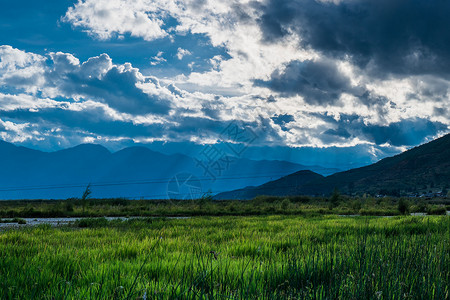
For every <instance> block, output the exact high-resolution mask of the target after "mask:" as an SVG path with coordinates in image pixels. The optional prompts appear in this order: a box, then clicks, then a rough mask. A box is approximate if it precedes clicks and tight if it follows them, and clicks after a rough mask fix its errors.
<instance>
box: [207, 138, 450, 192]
mask: <svg viewBox="0 0 450 300" xmlns="http://www.w3.org/2000/svg"><path fill="white" fill-rule="evenodd" d="M449 187H450V134H447V135H445V136H443V137H441V138H438V139H436V140H434V141H431V142H429V143H426V144H423V145H421V146H418V147H415V148H412V149H410V150H408V151H405V152H403V153H400V154H398V155H396V156H393V157H388V158H385V159H382V160H380V161H379V162H377V163H374V164H372V165H369V166H365V167H361V168H356V169H351V170H348V171H344V172H338V173H334V174H332V175H329V176H326V177H325V176H322V175H320V174H317V173H314V172H312V171H299V172H295V173H293V174H290V175H287V176H284V177H282V178H280V179H277V180H275V181H269V182H267V183H264V184H262V185H259V186H249V187H246V188H243V189H237V190H233V191H229V192H224V193H219V194H217V195H216V196H215V199H251V198H254V197H255V196H258V195H277V196H286V195H317V196H323V195H325V196H327V195H329V194H331V193H332V191H333V190H334V189H335V188H337V189H338V190H339V191H340V192H341V193H344V194H349V195H355V194H360V195H361V194H364V193H368V194H372V195H375V194H382V195H393V196H399V195H408V194H416V193H418V192H427V191H429V190H431V189H435V190H443V189H448V188H449Z"/></svg>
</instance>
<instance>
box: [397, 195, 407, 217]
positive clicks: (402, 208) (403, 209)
mask: <svg viewBox="0 0 450 300" xmlns="http://www.w3.org/2000/svg"><path fill="white" fill-rule="evenodd" d="M398 211H399V212H400V213H401V214H402V215H405V214H406V213H408V212H409V203H408V201H406V200H405V199H400V200H399V201H398Z"/></svg>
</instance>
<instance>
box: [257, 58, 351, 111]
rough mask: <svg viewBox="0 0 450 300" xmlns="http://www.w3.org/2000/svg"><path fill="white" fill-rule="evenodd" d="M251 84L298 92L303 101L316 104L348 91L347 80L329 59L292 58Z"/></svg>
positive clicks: (329, 100) (349, 86) (281, 90)
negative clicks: (303, 59)
mask: <svg viewBox="0 0 450 300" xmlns="http://www.w3.org/2000/svg"><path fill="white" fill-rule="evenodd" d="M255 84H256V85H259V86H266V87H268V88H270V89H271V90H273V91H276V92H279V93H280V94H282V95H284V96H293V95H301V96H303V98H304V99H305V101H306V102H307V103H309V104H318V105H326V104H333V103H335V102H336V101H337V100H338V99H339V97H340V95H341V94H342V93H344V92H349V91H350V90H351V85H350V79H349V78H348V77H346V76H344V75H343V74H341V73H340V72H339V70H338V68H337V66H336V64H335V63H334V62H332V61H329V60H318V61H313V60H306V61H299V60H294V61H291V62H289V63H288V64H287V65H286V66H285V67H284V68H282V69H278V70H275V71H274V72H273V73H272V74H271V76H270V79H269V80H268V81H264V80H256V81H255Z"/></svg>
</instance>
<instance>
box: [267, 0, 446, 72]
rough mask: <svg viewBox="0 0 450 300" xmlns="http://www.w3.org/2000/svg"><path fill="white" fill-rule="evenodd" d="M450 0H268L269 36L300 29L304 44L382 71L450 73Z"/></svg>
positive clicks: (268, 37) (275, 37) (268, 38)
mask: <svg viewBox="0 0 450 300" xmlns="http://www.w3.org/2000/svg"><path fill="white" fill-rule="evenodd" d="M449 15H450V2H449V1H440V0H431V1H421V0H413V1H408V0H377V1H370V0H352V1H345V0H344V1H339V2H338V3H337V4H336V3H332V2H331V1H326V2H325V1H318V0H295V1H282V0H268V2H267V3H266V5H265V6H264V8H263V13H262V16H261V18H260V26H261V29H262V30H263V32H264V34H265V36H264V40H265V41H268V42H270V41H272V42H275V41H276V40H278V39H280V38H283V37H284V36H286V35H287V34H288V33H289V32H295V33H298V34H299V35H300V37H301V40H302V42H301V43H302V45H301V46H304V47H311V48H313V49H315V50H318V51H320V52H322V53H324V54H325V55H327V56H332V57H338V58H342V59H350V60H351V61H353V62H354V63H356V64H357V65H358V66H360V67H362V68H364V67H367V66H370V68H371V69H372V71H375V72H376V73H377V75H379V76H384V75H385V74H387V73H396V74H446V75H449V73H450V52H449V51H448V49H449V48H450V30H448V29H449V28H450V18H449V17H448V16H449Z"/></svg>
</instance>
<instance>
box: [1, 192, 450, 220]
mask: <svg viewBox="0 0 450 300" xmlns="http://www.w3.org/2000/svg"><path fill="white" fill-rule="evenodd" d="M399 208H400V209H399ZM446 210H450V199H446V198H438V199H429V200H424V199H420V198H416V199H414V198H410V199H403V198H388V197H386V198H371V197H368V198H350V197H346V196H338V198H337V199H336V198H333V197H330V198H324V197H306V196H296V197H272V196H271V197H267V196H266V197H265V196H261V197H257V198H255V199H253V200H247V201H239V200H227V201H212V200H211V199H210V198H208V197H205V198H202V199H197V200H126V199H120V198H119V199H86V200H81V199H68V200H42V201H40V200H28V201H27V200H23V201H0V218H39V217H102V216H111V217H112V216H227V215H228V216H252V215H279V214H284V215H302V214H303V215H328V214H335V215H336V214H341V215H342V214H361V215H373V216H377V215H399V214H404V213H408V212H424V213H429V214H445V211H446Z"/></svg>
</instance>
